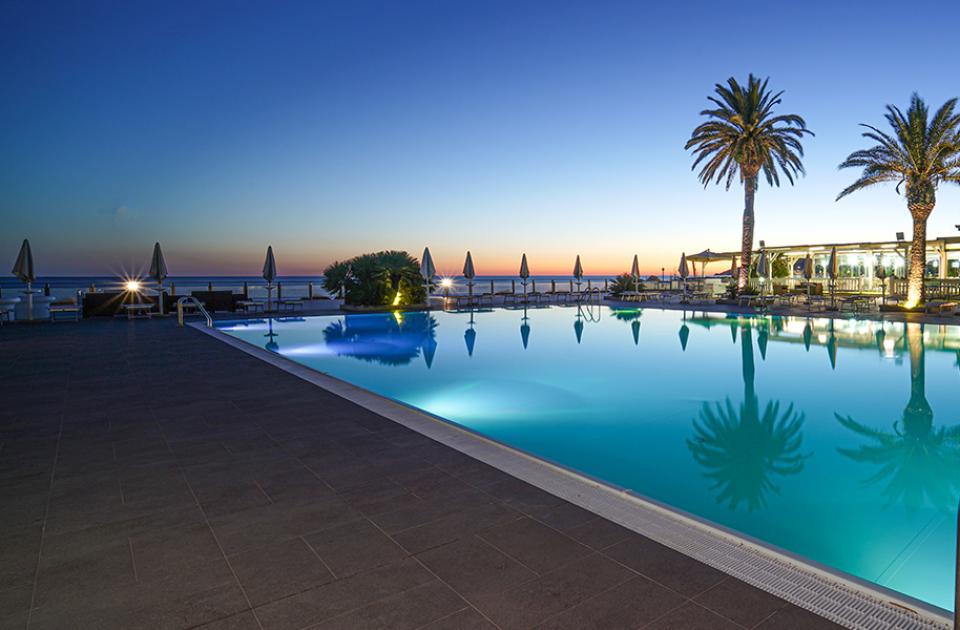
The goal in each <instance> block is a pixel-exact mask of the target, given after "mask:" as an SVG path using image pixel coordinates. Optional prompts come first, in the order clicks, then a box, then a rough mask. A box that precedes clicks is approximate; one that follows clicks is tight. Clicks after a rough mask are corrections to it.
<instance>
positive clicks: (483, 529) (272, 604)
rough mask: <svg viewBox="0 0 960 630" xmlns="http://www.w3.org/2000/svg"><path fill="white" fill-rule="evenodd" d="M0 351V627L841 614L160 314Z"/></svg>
mask: <svg viewBox="0 0 960 630" xmlns="http://www.w3.org/2000/svg"><path fill="white" fill-rule="evenodd" d="M0 357H2V363H0V377H2V378H0V400H2V401H3V404H2V405H0V504H2V506H3V509H2V511H0V627H3V628H23V627H29V628H64V627H70V628H97V629H101V628H189V627H198V626H199V627H203V628H209V629H213V628H239V629H244V628H268V629H269V628H304V627H311V628H314V627H315V628H364V629H366V628H400V629H403V628H409V629H414V628H424V629H426V628H429V629H431V630H439V629H454V628H459V629H464V630H466V629H474V628H476V629H480V628H496V627H500V628H504V629H506V628H529V627H537V628H570V629H586V628H604V629H610V628H641V627H643V628H657V629H666V628H710V629H713V630H717V629H723V628H804V629H808V628H826V627H834V626H833V624H830V623H828V622H826V621H824V620H822V619H820V618H819V617H816V616H814V615H812V614H810V613H807V612H805V611H803V610H801V609H799V608H796V607H794V606H792V605H789V604H787V603H786V602H784V601H782V600H779V599H777V598H775V597H772V596H770V595H768V594H766V593H764V592H762V591H759V590H757V589H754V588H752V587H750V586H747V585H746V584H744V583H742V582H739V581H738V580H736V579H734V578H730V577H727V576H726V575H724V574H722V573H720V572H718V571H716V570H714V569H711V568H709V567H707V566H706V565H703V564H700V563H699V562H696V561H694V560H691V559H689V558H688V557H686V556H683V555H681V554H679V553H676V552H674V551H672V550H670V549H667V548H665V547H663V546H660V545H658V544H656V543H654V542H652V541H650V540H648V539H646V538H643V537H641V536H638V535H636V534H633V533H631V532H628V531H627V530H625V529H623V528H621V527H619V526H617V525H614V524H612V523H610V522H608V521H605V520H604V519H601V518H599V517H596V516H594V515H593V514H591V513H589V512H586V511H584V510H582V509H580V508H577V507H575V506H573V505H571V504H568V503H566V502H564V501H561V500H560V499H557V498H555V497H553V496H552V495H549V494H547V493H544V492H542V491H540V490H538V489H537V488H534V487H532V486H530V485H528V484H526V483H524V482H522V481H519V480H517V479H514V478H513V477H509V476H507V475H506V474H504V473H502V472H500V471H498V470H496V469H493V468H491V467H489V466H486V465H484V464H482V463H480V462H477V461H475V460H473V459H470V458H468V457H466V456H464V455H462V454H460V453H458V452H456V451H453V450H451V449H449V448H447V447H445V446H442V445H439V444H437V443H435V442H432V441H430V440H428V439H426V438H424V437H422V436H420V435H419V434H417V433H414V432H412V431H410V430H408V429H406V428H403V427H401V426H399V425H397V424H395V423H393V422H391V421H389V420H386V419H384V418H381V417H379V416H376V415H374V414H372V413H370V412H368V411H366V410H364V409H362V408H360V407H357V406H356V405H354V404H352V403H350V402H347V401H344V400H343V399H340V398H337V397H335V396H333V395H332V394H329V393H327V392H325V391H323V390H321V389H318V388H317V387H315V386H313V385H310V384H308V383H306V382H303V381H301V380H299V379H297V378H295V377H293V376H290V375H288V374H286V373H284V372H282V371H279V370H277V369H275V368H272V367H270V366H268V365H266V364H264V363H262V362H260V361H258V360H256V359H254V358H251V357H249V356H247V355H245V354H244V353H242V352H239V351H237V350H235V349H232V348H230V347H228V346H227V345H225V344H221V343H219V342H218V341H216V340H214V339H211V338H209V337H207V336H205V335H202V334H200V333H198V332H196V331H193V330H180V329H177V328H176V327H175V326H174V324H173V322H172V321H164V322H158V321H143V322H132V323H131V322H124V321H96V322H83V323H81V324H57V325H52V326H51V325H41V326H5V327H3V328H0Z"/></svg>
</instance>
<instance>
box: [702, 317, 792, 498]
mask: <svg viewBox="0 0 960 630" xmlns="http://www.w3.org/2000/svg"><path fill="white" fill-rule="evenodd" d="M732 325H734V326H736V327H738V328H740V347H741V365H742V372H743V402H742V403H741V404H740V406H739V407H735V406H734V404H733V402H731V400H730V399H729V398H727V399H726V400H725V401H723V402H722V403H715V404H713V405H711V404H709V403H704V405H703V408H702V409H701V410H700V415H699V417H698V419H696V420H694V421H693V432H694V437H693V438H692V439H688V440H687V447H688V448H689V449H690V453H691V454H692V455H693V458H694V459H695V460H696V462H697V463H698V464H700V465H701V466H702V467H703V468H704V470H705V472H704V476H705V477H707V478H708V479H710V480H711V481H713V482H714V483H713V485H712V486H711V490H712V491H714V492H716V498H717V502H718V503H721V504H725V505H726V506H727V507H729V508H730V509H734V510H735V509H737V508H738V507H739V506H740V505H741V504H743V505H745V506H746V508H747V510H748V511H751V512H752V511H753V510H756V509H759V508H764V507H766V505H767V496H768V495H769V494H770V493H771V492H772V493H779V488H778V486H777V485H776V483H774V479H775V478H776V477H778V476H779V477H785V476H788V475H796V474H797V473H799V472H801V471H802V470H803V466H804V460H805V458H806V456H804V455H802V454H801V453H800V448H801V446H802V445H803V434H802V432H801V429H802V428H803V421H804V418H803V414H802V413H799V412H796V411H794V409H793V405H792V404H791V405H788V406H787V407H786V408H785V409H781V406H780V403H779V402H778V401H769V402H767V404H766V405H765V406H764V407H763V410H762V411H761V408H760V400H759V398H758V396H757V392H756V389H755V387H754V383H755V373H756V365H755V359H754V356H753V331H752V327H753V323H752V322H751V321H750V320H749V319H744V320H742V321H740V322H732Z"/></svg>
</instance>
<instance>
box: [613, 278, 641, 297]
mask: <svg viewBox="0 0 960 630" xmlns="http://www.w3.org/2000/svg"><path fill="white" fill-rule="evenodd" d="M638 289H639V290H640V291H642V290H643V283H642V282H635V281H634V279H633V276H631V275H630V274H629V273H621V274H620V275H619V276H617V277H616V278H614V279H613V280H611V281H610V283H609V284H608V285H607V292H608V293H609V294H610V295H612V296H613V297H620V296H621V295H623V294H624V293H626V292H628V291H636V290H638Z"/></svg>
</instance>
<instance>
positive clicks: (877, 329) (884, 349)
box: [687, 313, 960, 358]
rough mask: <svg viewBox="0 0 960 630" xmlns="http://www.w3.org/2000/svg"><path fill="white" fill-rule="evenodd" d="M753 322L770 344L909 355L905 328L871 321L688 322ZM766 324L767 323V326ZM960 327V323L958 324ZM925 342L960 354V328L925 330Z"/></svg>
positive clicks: (711, 316)
mask: <svg viewBox="0 0 960 630" xmlns="http://www.w3.org/2000/svg"><path fill="white" fill-rule="evenodd" d="M747 319H749V320H751V321H753V322H755V323H754V326H755V327H756V328H758V329H760V330H763V331H768V334H769V339H768V343H775V344H776V343H795V344H802V345H805V346H808V347H809V346H825V347H827V348H828V349H829V348H830V347H831V346H833V351H834V352H836V351H837V349H840V350H842V349H843V348H856V349H860V350H867V349H872V350H876V351H878V352H881V353H882V354H884V355H885V356H889V357H896V358H901V357H904V356H905V355H906V339H907V336H906V324H904V323H903V322H885V321H879V320H869V319H837V318H825V317H824V318H807V317H772V316H740V315H733V316H731V315H724V314H721V313H698V314H696V315H695V316H693V317H688V318H687V321H688V322H690V323H694V324H698V325H700V326H702V327H705V328H709V327H711V326H716V325H719V324H722V323H727V324H729V325H731V326H733V327H734V328H733V330H734V331H735V330H736V327H737V325H738V324H737V322H738V321H741V320H747ZM764 322H765V323H764ZM958 323H960V322H958ZM922 340H923V344H924V347H925V348H926V349H927V350H932V351H939V352H950V353H956V352H960V326H946V325H932V324H927V325H925V326H924V330H923V335H922Z"/></svg>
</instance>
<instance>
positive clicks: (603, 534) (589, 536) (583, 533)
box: [564, 518, 633, 549]
mask: <svg viewBox="0 0 960 630" xmlns="http://www.w3.org/2000/svg"><path fill="white" fill-rule="evenodd" d="M564 533H565V534H566V535H567V536H570V538H573V539H574V540H576V541H578V542H580V543H583V544H584V545H587V546H588V547H591V548H592V549H606V548H607V547H610V546H611V545H615V544H616V543H618V542H620V541H622V540H626V539H628V538H630V537H631V536H632V535H633V532H631V531H630V530H629V529H627V528H626V527H623V526H621V525H617V524H616V523H614V522H611V521H608V520H607V519H605V518H596V519H594V520H592V521H590V522H588V523H584V524H583V525H578V526H577V527H574V528H572V529H568V530H566V531H565V532H564Z"/></svg>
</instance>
